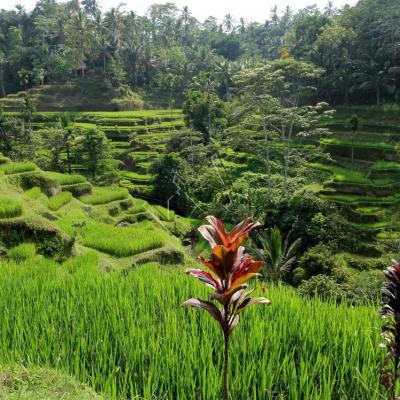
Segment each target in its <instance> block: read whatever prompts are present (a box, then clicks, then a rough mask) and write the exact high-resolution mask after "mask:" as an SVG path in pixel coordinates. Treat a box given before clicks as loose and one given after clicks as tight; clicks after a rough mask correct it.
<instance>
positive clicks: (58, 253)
mask: <svg viewBox="0 0 400 400" xmlns="http://www.w3.org/2000/svg"><path fill="white" fill-rule="evenodd" d="M0 241H1V242H3V243H4V244H5V245H6V246H7V247H14V246H17V245H19V244H21V243H23V242H27V241H31V242H34V243H35V244H36V247H37V250H38V253H39V254H43V255H44V256H46V257H54V258H56V259H58V260H60V259H64V258H66V257H68V256H69V255H70V254H71V251H72V247H73V240H72V239H71V237H70V236H68V235H67V234H65V233H63V232H61V231H60V230H59V229H58V228H56V227H55V226H54V225H53V224H52V223H50V222H49V221H47V220H45V219H43V218H18V219H4V220H1V221H0Z"/></svg>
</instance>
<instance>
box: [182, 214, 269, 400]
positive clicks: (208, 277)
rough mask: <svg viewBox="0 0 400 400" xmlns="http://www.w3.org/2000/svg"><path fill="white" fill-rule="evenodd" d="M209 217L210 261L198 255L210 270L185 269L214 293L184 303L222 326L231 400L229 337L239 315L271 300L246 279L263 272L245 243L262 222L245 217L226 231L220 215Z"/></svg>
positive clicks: (226, 390)
mask: <svg viewBox="0 0 400 400" xmlns="http://www.w3.org/2000/svg"><path fill="white" fill-rule="evenodd" d="M206 220H207V221H208V222H209V224H210V225H203V226H201V227H200V228H199V232H200V234H201V235H202V236H203V237H204V238H205V239H206V240H207V241H208V243H209V244H210V246H211V260H209V261H207V260H206V259H205V258H204V257H199V260H200V262H201V263H202V264H203V265H204V266H205V267H206V268H207V270H202V269H198V268H192V269H188V270H186V273H187V274H188V275H191V276H194V277H195V278H197V279H199V280H200V281H201V282H203V283H204V284H205V285H206V286H208V287H210V288H211V289H213V291H214V293H213V294H211V295H210V296H209V300H211V301H207V300H201V299H197V298H192V299H189V300H187V301H185V302H184V303H183V305H184V306H190V307H195V308H201V309H203V310H205V311H207V312H208V313H209V314H210V315H211V316H212V317H213V318H214V319H215V320H216V321H217V322H218V324H219V326H220V327H221V330H222V333H223V336H224V369H223V385H224V387H223V392H224V397H223V398H224V400H228V399H229V383H228V365H229V339H230V336H231V334H232V332H233V330H234V329H235V327H236V326H237V324H238V322H239V315H240V314H241V313H242V312H243V311H244V310H245V309H247V308H249V307H251V306H253V305H256V304H267V305H269V304H271V301H270V300H268V299H266V298H265V297H251V294H252V293H253V291H254V289H251V290H247V289H248V284H247V282H248V281H249V280H250V279H252V278H254V277H257V276H259V275H260V274H258V271H259V270H260V269H261V268H262V267H263V264H264V263H263V262H262V261H255V260H254V258H253V257H248V256H247V255H246V253H245V248H244V247H243V246H242V244H243V242H244V240H245V239H246V238H247V237H248V236H249V234H250V232H251V231H252V230H253V229H255V228H257V227H259V226H260V224H259V223H258V222H254V221H252V219H251V218H246V219H245V220H243V221H242V222H241V223H240V224H238V225H237V226H235V227H234V228H233V229H232V230H231V231H230V232H226V230H225V227H224V224H223V222H222V221H220V220H219V219H218V218H215V217H212V216H209V217H207V218H206ZM213 301H216V302H217V303H219V305H218V306H217V305H216V304H215V303H213Z"/></svg>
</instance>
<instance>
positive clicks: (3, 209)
mask: <svg viewBox="0 0 400 400" xmlns="http://www.w3.org/2000/svg"><path fill="white" fill-rule="evenodd" d="M20 215H22V204H21V203H19V202H18V201H16V200H14V199H11V198H8V197H2V196H0V218H14V217H19V216H20Z"/></svg>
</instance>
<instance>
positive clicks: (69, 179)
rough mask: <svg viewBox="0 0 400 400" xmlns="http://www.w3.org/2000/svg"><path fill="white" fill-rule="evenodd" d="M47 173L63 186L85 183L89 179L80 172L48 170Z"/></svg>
mask: <svg viewBox="0 0 400 400" xmlns="http://www.w3.org/2000/svg"><path fill="white" fill-rule="evenodd" d="M46 175H47V176H49V177H50V178H52V179H53V180H55V181H56V182H57V183H59V184H60V185H61V186H63V185H75V184H77V183H83V182H86V181H87V179H86V178H85V177H84V176H82V175H78V174H71V175H69V174H61V173H59V172H50V171H47V172H46Z"/></svg>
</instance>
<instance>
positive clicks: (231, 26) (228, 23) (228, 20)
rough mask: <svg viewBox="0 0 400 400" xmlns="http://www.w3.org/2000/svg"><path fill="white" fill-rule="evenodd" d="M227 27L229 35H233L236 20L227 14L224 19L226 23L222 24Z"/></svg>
mask: <svg viewBox="0 0 400 400" xmlns="http://www.w3.org/2000/svg"><path fill="white" fill-rule="evenodd" d="M222 25H223V26H224V27H225V30H226V31H227V32H228V33H231V32H233V31H234V19H233V16H232V15H231V14H226V15H225V18H224V22H223V24H222Z"/></svg>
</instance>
